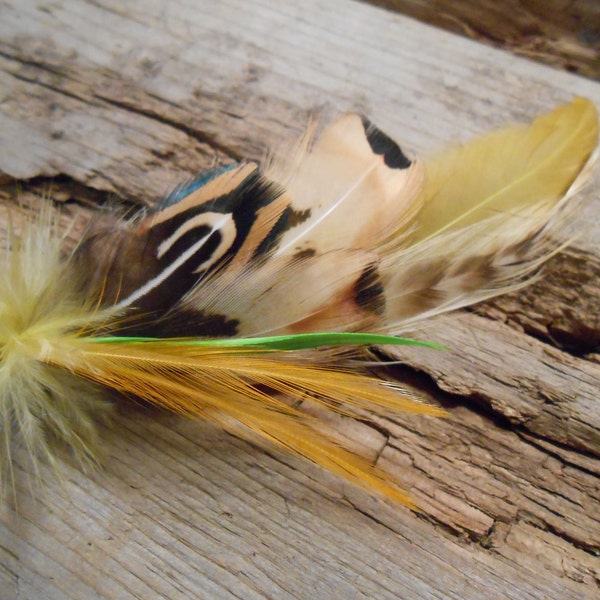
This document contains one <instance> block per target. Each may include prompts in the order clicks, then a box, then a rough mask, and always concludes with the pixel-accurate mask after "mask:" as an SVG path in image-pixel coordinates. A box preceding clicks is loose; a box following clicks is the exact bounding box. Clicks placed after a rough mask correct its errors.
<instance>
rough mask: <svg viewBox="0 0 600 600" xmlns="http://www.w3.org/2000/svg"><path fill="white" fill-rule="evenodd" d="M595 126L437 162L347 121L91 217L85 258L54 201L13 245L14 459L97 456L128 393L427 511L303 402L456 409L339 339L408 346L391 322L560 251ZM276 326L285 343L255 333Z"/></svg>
mask: <svg viewBox="0 0 600 600" xmlns="http://www.w3.org/2000/svg"><path fill="white" fill-rule="evenodd" d="M597 136H598V119H597V115H596V111H595V108H594V107H593V105H592V104H591V103H590V102H588V101H586V100H583V99H576V100H575V101H574V102H573V103H572V104H570V105H567V106H564V107H561V108H559V109H557V110H556V111H554V112H553V113H550V114H548V115H545V116H543V117H540V118H539V119H537V120H536V121H535V122H534V123H533V125H532V126H531V127H529V128H523V127H518V128H508V129H506V130H503V131H500V132H496V133H493V134H491V135H489V136H486V137H484V138H481V139H480V140H476V141H474V142H472V143H471V144H468V145H466V146H465V147H461V148H456V149H453V150H450V151H448V152H447V153H444V154H442V155H441V156H440V157H438V158H435V159H434V160H433V161H432V162H430V163H429V164H428V165H426V166H422V165H420V164H419V163H415V162H413V161H411V160H410V159H409V158H408V157H407V156H406V155H405V154H404V153H403V152H402V150H401V149H400V148H399V146H398V145H396V144H395V143H394V142H393V141H392V140H391V139H389V138H388V137H387V136H386V135H385V134H383V133H382V132H381V131H379V130H378V129H377V128H375V127H374V126H373V125H372V124H371V123H370V122H369V121H367V120H366V119H364V118H361V117H359V116H356V115H348V116H346V117H343V118H342V119H340V120H339V121H337V122H335V123H334V124H333V125H331V126H330V127H328V128H327V129H325V131H324V132H323V133H322V135H321V136H320V137H318V138H317V139H316V141H314V142H313V139H312V138H313V131H312V130H311V131H309V133H308V134H307V135H306V136H304V137H303V138H302V140H301V141H300V142H299V143H298V144H297V145H296V146H295V147H293V148H292V150H291V151H290V152H288V153H287V154H286V153H284V154H280V155H276V156H274V157H273V158H272V159H270V160H269V161H268V163H267V164H266V165H265V167H264V168H263V169H262V170H261V168H260V167H259V166H258V165H256V164H254V163H240V164H237V165H231V166H228V167H224V168H218V169H213V170H211V171H209V172H208V173H205V174H204V175H202V176H200V177H198V178H196V179H194V180H192V181H191V182H188V183H187V184H186V185H183V186H181V187H180V188H178V189H177V190H175V191H174V192H173V193H172V194H171V195H170V196H169V197H168V198H166V199H165V200H164V201H163V202H162V203H160V204H159V205H158V206H157V207H156V208H155V209H154V210H153V211H152V212H151V213H150V214H148V215H145V216H141V217H140V218H137V219H133V220H132V221H131V222H123V221H117V220H115V221H114V222H108V223H104V224H103V225H102V226H97V227H95V228H94V229H91V230H90V231H89V232H88V234H87V235H86V236H85V237H84V239H83V240H82V241H81V243H80V244H79V245H78V247H77V248H76V249H75V251H74V252H73V253H71V254H68V255H64V254H63V250H62V246H63V244H62V239H61V238H60V236H59V235H58V233H57V228H56V226H55V224H54V223H53V222H52V219H51V217H50V216H49V214H48V213H44V214H43V215H42V217H41V218H40V220H39V221H36V222H31V223H29V225H28V226H26V227H25V231H24V232H23V234H22V235H21V237H20V238H19V239H17V237H16V236H15V235H13V236H12V238H11V239H10V240H9V244H8V246H7V248H5V249H3V250H2V256H0V279H1V280H2V281H4V282H6V284H5V285H4V286H3V288H2V289H0V427H1V428H2V431H3V435H4V455H5V457H8V458H10V448H11V445H12V444H13V442H14V440H13V438H18V439H17V441H19V442H21V443H22V444H23V445H25V446H26V448H27V449H28V450H29V452H30V454H31V455H32V457H33V459H34V464H35V460H36V457H43V458H46V459H48V460H50V461H55V453H54V447H55V445H54V441H55V440H58V441H59V442H62V443H64V444H66V445H68V446H69V447H71V448H72V449H73V451H74V452H75V454H76V455H77V456H78V458H79V459H80V460H81V462H82V463H84V464H88V463H93V462H94V461H95V460H96V447H97V445H98V444H99V440H98V439H97V433H96V428H95V423H96V422H97V420H98V419H99V418H101V417H102V415H103V414H105V413H106V409H107V407H108V403H107V401H106V399H105V395H104V393H103V391H104V390H106V389H112V390H114V391H117V392H120V393H121V394H123V395H124V396H125V397H130V396H137V397H140V398H143V399H144V400H146V401H149V402H152V403H154V404H156V405H158V406H161V407H164V408H166V409H169V410H172V411H175V412H178V413H181V414H183V415H186V416H188V417H191V418H203V419H207V420H209V421H211V422H212V423H214V424H216V425H218V426H220V427H223V428H224V429H226V430H227V431H230V432H232V433H234V434H236V435H240V436H242V437H245V438H247V439H252V440H254V441H257V440H260V441H262V442H263V443H265V444H267V445H271V446H275V447H277V448H280V449H285V450H287V451H289V452H292V453H293V454H295V455H297V456H301V457H304V458H306V459H308V460H311V461H313V462H315V463H316V464H319V465H321V466H323V467H325V468H328V469H330V470H332V471H333V472H335V473H338V474H339V475H341V476H343V477H345V478H346V479H348V480H349V481H351V482H352V483H354V484H357V485H360V486H363V487H365V488H366V489H369V490H372V491H374V492H377V493H379V494H381V495H383V496H387V497H389V498H392V499H394V500H397V501H400V502H404V503H407V504H410V500H409V498H408V496H407V495H406V493H405V492H403V491H402V490H399V489H398V488H397V486H396V485H395V483H394V482H393V481H392V480H391V479H390V478H389V477H388V476H387V475H386V474H385V473H383V472H381V471H380V470H379V469H377V468H376V467H374V466H372V465H371V464H369V463H368V462H367V461H365V460H364V459H362V458H361V457H358V456H356V455H355V454H353V453H351V452H349V451H348V450H346V449H344V448H342V447H340V446H339V444H338V443H337V442H336V441H334V439H333V438H332V437H331V436H329V435H327V433H326V432H325V433H324V432H323V426H322V425H321V424H320V423H319V422H317V421H316V420H315V419H314V418H313V417H310V416H308V415H307V414H304V413H303V412H302V411H301V410H298V408H296V407H295V405H293V404H291V403H290V402H291V401H299V400H302V399H304V398H306V397H310V398H312V399H313V400H315V401H317V402H319V403H321V404H323V405H324V406H325V407H326V408H327V409H328V410H332V411H335V412H339V413H341V414H343V415H345V416H347V417H353V416H356V414H357V411H362V410H365V409H366V410H374V411H377V412H379V413H382V414H388V415H389V414H395V413H396V412H398V411H412V412H417V413H420V414H428V415H440V414H442V411H440V410H439V409H436V408H434V407H430V406H427V405H424V404H422V403H420V402H418V401H416V400H415V399H414V398H412V397H411V396H410V395H408V394H406V392H403V390H401V389H399V388H398V387H397V386H390V385H388V384H386V383H385V382H381V381H380V380H378V379H375V378H373V377H370V376H368V375H366V374H364V373H360V372H353V371H351V370H350V367H351V366H352V363H351V362H348V358H349V357H351V356H353V355H355V354H356V351H355V352H354V354H352V353H349V352H348V351H347V350H345V351H341V350H339V349H338V350H333V349H332V347H333V346H335V347H337V346H338V345H339V344H340V343H342V344H343V343H346V344H350V345H352V344H357V343H363V344H364V343H366V344H373V345H375V344H385V345H387V344H399V343H407V342H406V341H403V340H401V339H396V338H389V337H387V338H384V337H378V335H375V334H394V335H396V334H397V333H398V332H400V331H404V330H407V329H410V328H411V327H412V326H414V324H415V323H416V322H418V321H419V320H421V319H424V318H427V317H430V316H434V315H437V314H439V313H441V312H444V311H448V310H451V309H454V308H457V307H460V306H465V305H468V304H471V303H473V302H476V301H478V300H480V299H483V298H487V297H490V296H492V295H495V294H498V293H502V292H504V291H506V290H509V289H513V288H514V287H516V286H519V285H522V284H523V283H524V282H525V281H526V280H527V278H528V277H530V275H531V274H532V273H533V272H535V270H536V269H537V268H538V267H539V266H540V265H541V264H542V263H543V261H544V260H545V259H547V257H548V256H549V255H551V254H552V252H554V251H556V249H557V248H558V245H557V244H556V243H555V242H554V241H552V238H551V236H550V233H551V231H552V229H553V228H554V226H555V224H556V223H557V222H558V221H559V217H560V216H561V215H562V212H561V211H563V208H564V204H565V202H566V199H568V198H569V197H570V196H571V194H572V193H573V192H574V191H575V190H576V188H577V186H578V182H579V181H580V178H581V173H582V172H583V171H584V169H585V165H586V164H587V163H588V161H589V159H590V156H591V154H592V151H593V149H594V147H595V145H596V143H597ZM322 332H325V333H322ZM332 332H366V337H360V336H358V337H357V336H356V335H348V336H347V337H344V335H342V336H341V337H340V336H339V335H338V336H337V337H336V335H335V334H333V333H332ZM306 333H309V334H310V333H318V334H319V335H316V336H314V337H311V336H309V337H308V338H307V337H302V334H306ZM266 335H268V336H277V335H283V336H288V337H283V338H280V337H277V338H273V337H270V338H268V339H264V338H257V339H252V338H254V337H256V336H266ZM289 336H292V337H289ZM190 338H194V339H190ZM202 339H204V340H205V341H203V342H200V341H199V340H202ZM323 346H327V348H323ZM6 465H7V468H8V469H10V460H8V461H7V463H6ZM4 481H6V475H5V477H4ZM1 482H2V480H0V483H1Z"/></svg>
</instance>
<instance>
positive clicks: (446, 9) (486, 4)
mask: <svg viewBox="0 0 600 600" xmlns="http://www.w3.org/2000/svg"><path fill="white" fill-rule="evenodd" d="M364 1H366V2H369V3H370V4H375V5H378V6H384V7H386V8H388V9H390V10H396V11H398V12H399V13H401V14H403V15H406V16H409V17H413V18H416V19H419V20H420V21H423V22H424V23H430V24H432V25H435V26H436V27H441V28H443V29H446V30H447V31H453V32H454V33H458V34H461V35H465V36H467V37H470V38H471V39H476V40H478V41H482V42H487V43H489V44H493V45H494V46H498V47H500V48H505V49H507V50H510V51H512V52H515V53H517V54H520V55H522V56H527V57H528V58H531V59H533V60H537V61H540V62H543V63H545V64H549V65H556V66H560V67H561V68H563V69H566V70H568V71H573V72H576V73H579V74H581V75H585V76H586V77H591V78H593V79H596V80H599V79H600V43H599V40H600V7H599V6H598V3H597V2H596V1H595V0H571V1H570V2H568V3H565V2H563V0H505V1H504V2H502V3H501V4H500V3H498V2H495V1H494V0H463V1H462V2H453V3H449V2H445V1H444V0H364Z"/></svg>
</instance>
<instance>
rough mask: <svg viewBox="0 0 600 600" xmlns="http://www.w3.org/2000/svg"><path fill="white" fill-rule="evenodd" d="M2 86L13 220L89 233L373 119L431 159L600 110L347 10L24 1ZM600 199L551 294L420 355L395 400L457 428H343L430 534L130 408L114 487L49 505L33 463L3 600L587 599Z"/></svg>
mask: <svg viewBox="0 0 600 600" xmlns="http://www.w3.org/2000/svg"><path fill="white" fill-rule="evenodd" d="M0 69H2V77H0V98H1V100H2V101H1V102H0V184H1V189H0V200H1V201H2V206H3V207H4V210H5V209H6V206H9V205H12V206H13V207H14V202H15V197H16V195H17V194H21V196H22V195H23V194H25V199H26V200H27V201H28V199H29V198H30V197H31V195H32V194H35V193H37V192H46V193H48V191H49V190H50V192H49V193H50V194H51V195H53V196H54V198H55V200H56V201H57V203H58V204H60V205H61V206H62V210H63V216H64V219H65V221H68V220H69V219H77V221H78V222H81V223H84V222H85V219H89V218H93V216H92V217H90V215H93V214H94V213H93V211H94V210H95V209H94V207H95V206H97V204H98V203H105V202H108V203H109V204H110V203H113V204H114V203H121V202H126V203H128V204H131V203H139V204H146V203H151V202H153V201H155V200H156V199H158V198H160V197H161V196H162V195H164V193H166V192H167V191H169V189H170V188H171V187H172V186H174V185H176V184H177V183H179V182H181V181H182V180H185V179H186V178H188V177H190V176H192V175H194V174H195V173H196V172H197V171H199V170H201V169H204V168H207V167H210V166H211V165H213V164H214V163H215V162H217V161H227V160H232V159H236V158H239V157H242V156H245V157H249V158H260V157H262V156H263V155H264V153H265V151H266V149H267V148H268V147H272V146H276V145H277V143H279V142H280V141H281V140H285V139H289V137H290V136H293V135H295V134H297V133H298V132H300V131H301V130H302V129H303V127H304V126H305V125H306V123H307V120H308V118H309V116H310V115H314V114H319V115H324V116H325V117H327V116H328V115H332V114H336V113H339V112H343V111H346V110H360V111H362V112H364V113H367V114H368V115H369V116H370V117H371V118H372V119H373V120H374V122H376V123H377V124H378V125H380V126H381V127H382V128H383V129H384V130H386V131H388V132H389V133H391V134H392V135H393V136H394V137H396V138H397V139H399V140H403V141H404V146H405V147H406V148H407V149H408V150H409V151H411V152H418V153H420V154H423V155H425V156H426V155H427V154H428V153H431V152H432V151H434V150H435V149H437V148H439V147H440V146H441V145H443V144H447V143H449V142H451V141H461V140H466V139H468V138H469V137H470V136H472V135H473V134H476V133H479V132H482V131H486V130H488V129H490V128H492V127H495V126H499V125H502V124H504V123H506V122H512V121H523V120H527V119H530V118H532V117H533V116H535V115H536V114H537V113H539V112H542V111H544V110H548V109H550V108H552V107H553V106H555V105H557V104H559V103H561V102H564V101H568V100H569V99H570V98H571V97H572V96H573V95H575V94H578V95H584V96H587V97H589V98H591V99H592V100H593V101H595V102H596V103H597V104H598V105H600V84H598V83H595V82H591V81H587V80H584V79H580V78H577V77H575V76H573V75H570V74H567V73H563V72H559V71H554V70H551V69H549V68H546V67H543V66H540V65H537V64H533V63H530V62H528V61H525V60H523V59H518V58H515V57H513V56H510V55H508V54H503V53H501V52H499V51H496V50H493V49H490V48H488V47H485V46H482V45H479V44H476V43H474V42H471V41H468V40H465V39H462V38H459V37H455V36H452V35H449V34H447V33H444V32H441V31H438V30H435V29H432V28H429V27H426V26H424V25H421V24H419V23H416V22H414V21H412V20H409V19H406V18H403V17H400V16H397V15H393V14H390V13H386V12H385V11H382V10H378V9H375V8H373V7H370V6H366V5H364V4H361V3H355V2H351V1H349V0H331V1H330V2H326V3H325V2H319V1H317V0H307V1H306V2H304V3H294V2H287V1H284V2H280V3H278V4H277V5H276V6H275V5H273V4H272V3H270V2H267V1H266V0H258V1H255V2H252V3H248V2H241V1H240V0H224V1H223V2H219V3H212V2H204V1H197V2H190V1H189V0H188V1H187V2H186V1H185V0H177V1H176V2H165V1H161V0H155V1H152V2H143V3H141V2H135V1H133V0H130V1H128V2H119V1H117V0H101V1H94V2H92V1H76V0H54V1H53V2H34V1H33V0H25V1H22V0H21V1H19V2H17V1H16V0H15V1H14V2H7V3H4V4H3V5H2V6H1V7H0ZM15 182H18V183H19V186H18V188H17V187H16V186H15ZM599 182H600V180H599V176H598V173H597V172H596V174H595V175H594V178H593V180H592V182H591V183H590V186H589V187H588V190H587V192H586V194H587V198H588V202H587V203H586V205H585V206H584V207H583V209H582V214H581V217H580V221H579V223H580V229H581V230H582V233H581V235H580V237H579V238H578V240H577V242H576V245H575V247H574V248H573V249H572V250H569V251H568V253H565V254H563V255H561V256H559V257H557V258H556V260H555V261H554V263H553V264H552V265H550V266H549V269H548V277H547V278H546V279H544V280H542V281H540V282H539V283H538V284H536V286H535V287H534V288H531V289H530V290H528V291H526V292H523V293H519V294H515V295H512V296H510V297H507V298H504V299H502V300H498V301H495V302H494V303H489V304H487V305H485V306H482V307H478V308H477V311H476V312H475V313H463V314H462V315H460V316H453V317H450V318H447V319H443V320H441V321H439V322H437V323H434V324H432V325H431V326H430V327H428V328H427V329H426V330H424V331H422V332H420V333H419V335H421V336H422V337H424V338H425V339H432V340H438V341H442V342H443V343H444V344H445V345H446V346H447V347H448V348H449V350H448V352H442V353H440V352H431V351H418V352H417V351H413V350H411V351H410V352H406V353H403V354H402V359H403V361H404V365H403V366H402V367H398V368H397V369H396V370H395V375H396V376H397V377H398V378H400V379H402V380H403V381H406V382H408V383H409V384H412V385H414V387H415V388H416V389H417V390H419V393H421V394H422V395H424V396H425V397H430V398H431V399H432V400H434V401H437V402H440V403H442V404H443V405H444V406H446V407H447V408H448V409H449V411H450V417H449V418H448V419H446V420H443V421H440V420H431V419H430V420H428V419H423V418H421V419H415V418H398V419H395V420H384V419H377V418H374V417H372V416H369V415H367V416H366V417H365V421H364V422H360V423H352V424H349V423H348V422H347V421H345V420H343V419H340V422H339V425H338V426H337V427H338V429H339V431H340V434H341V435H345V436H348V437H349V438H351V440H352V441H353V443H355V444H357V445H359V446H360V447H361V448H363V450H364V452H365V453H366V454H368V455H370V456H373V458H374V459H378V461H379V463H380V464H381V465H382V466H383V467H385V468H386V469H388V470H390V471H391V472H392V473H394V474H395V475H397V477H398V478H399V479H400V481H402V482H403V483H404V484H405V485H406V486H407V487H408V488H410V489H411V490H412V493H413V494H414V496H415V498H416V499H417V500H418V501H419V502H420V503H421V506H422V507H423V515H420V516H419V515H415V514H412V513H409V512H408V511H406V510H405V509H403V508H401V507H395V506H388V505H386V504H385V503H383V502H380V501H378V500H376V499H373V498H371V497H369V496H368V495H367V494H364V493H362V492H360V491H357V490H355V489H352V488H350V487H349V486H346V485H344V484H343V483H341V482H340V481H338V480H337V479H335V478H334V477H332V476H330V475H328V474H326V473H323V472H322V471H320V470H318V469H316V468H315V467H312V466H311V465H307V464H304V463H301V462H299V461H297V460H295V459H291V458H288V457H285V456H280V455H269V454H266V453H264V452H263V451H261V450H259V449H256V448H254V447H252V446H251V445H249V444H247V443H243V442H240V441H238V440H235V439H233V438H231V437H229V436H227V435H225V434H223V433H221V432H218V431H215V430H213V429H211V428H210V427H208V426H206V425H203V424H198V423H190V422H186V421H184V420H182V419H179V418H176V417H172V416H169V415H165V414H162V413H158V412H153V411H150V412H149V411H146V410H142V409H140V408H135V407H127V406H121V407H120V410H119V412H118V414H117V416H116V419H115V424H114V426H113V427H112V428H110V429H107V430H106V431H105V432H104V436H105V439H106V457H105V460H104V467H105V468H104V469H103V470H102V471H99V472H95V473H91V474H85V473H82V472H81V471H80V470H78V469H77V468H76V467H75V466H72V465H71V464H70V463H69V461H68V460H66V461H65V466H64V470H63V473H62V474H63V477H62V481H60V482H56V481H55V480H54V478H53V475H52V473H50V472H48V471H47V470H44V471H43V477H44V479H45V480H47V483H46V485H45V486H44V487H43V489H37V488H36V490H35V492H36V493H35V495H34V497H35V500H32V498H31V495H30V494H29V483H28V475H27V473H28V465H27V461H26V459H25V458H24V456H23V455H22V454H18V457H17V478H16V482H17V498H18V510H17V509H15V506H14V502H11V501H9V502H8V503H6V505H5V506H3V507H2V520H1V522H0V532H1V534H0V590H3V591H2V594H3V595H2V594H0V595H1V597H2V598H3V599H4V598H5V597H6V598H7V599H10V600H12V599H13V598H31V599H38V598H39V599H41V598H52V599H61V600H64V599H66V598H82V599H83V598H85V599H87V598H127V599H128V598H231V597H244V598H272V597H276V598H315V597H333V596H335V597H343V598H361V597H363V598H364V597H377V598H397V597H418V598H462V599H468V598H482V597H486V598H494V597H499V598H500V597H501V598H519V599H521V598H540V599H541V598H573V599H575V598H586V597H589V598H592V597H595V596H596V595H597V593H598V587H599V586H600V559H599V558H598V553H599V552H600V501H599V498H600V493H599V492H600V489H599V488H600V483H599V482H600V462H599V459H598V457H599V455H600V433H599V432H600V409H599V407H598V397H597V396H598V389H599V387H600V386H599V384H600V366H599V365H598V360H597V358H595V357H597V354H595V353H596V352H597V348H598V341H597V340H598V339H600V326H599V323H598V306H599V305H600V302H599V299H600V287H599V284H598V278H597V277H596V275H595V274H596V273H597V271H598V265H599V264H600V221H599V218H598V214H600V213H599V208H600V199H599V198H598V195H597V190H598V189H599V188H598V183H599ZM82 226H83V225H82ZM75 233H76V230H75ZM555 342H558V344H559V345H558V346H556V345H555Z"/></svg>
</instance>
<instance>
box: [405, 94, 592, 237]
mask: <svg viewBox="0 0 600 600" xmlns="http://www.w3.org/2000/svg"><path fill="white" fill-rule="evenodd" d="M597 143H598V116H597V112H596V107H595V106H594V104H593V103H592V102H590V101H589V100H586V99H584V98H577V99H575V100H574V101H573V102H572V103H571V104H567V105H565V106H561V107H560V108H558V109H556V110H554V111H552V112H551V113H548V114H546V115H542V116H540V117H538V118H537V119H535V121H534V122H533V123H532V125H531V126H529V127H527V126H520V127H519V126H515V127H508V128H506V129H501V130H499V131H495V132H492V133H490V134H488V135H485V136H483V137H481V138H479V139H475V140H473V141H471V142H469V143H468V144H466V145H464V146H460V147H457V148H453V149H451V150H448V151H446V152H444V153H442V154H441V155H439V156H437V157H434V158H433V159H432V160H430V161H428V163H427V166H426V181H425V186H424V187H423V189H422V192H421V200H422V203H423V210H422V211H421V214H420V215H419V219H418V220H419V226H418V228H417V230H416V232H415V235H414V237H413V239H412V243H413V244H414V243H417V242H419V241H422V240H426V239H428V238H430V237H431V236H433V235H439V234H440V233H443V232H447V231H450V230H456V229H458V228H462V227H468V226H469V225H473V224H476V223H480V222H481V221H482V220H484V219H487V218H492V219H493V217H497V216H498V215H501V216H502V217H503V218H506V219H510V220H511V224H510V226H509V227H506V229H509V228H510V227H513V226H514V225H516V226H517V229H518V231H517V232H516V233H515V234H514V237H515V238H516V237H517V236H521V237H522V236H523V235H524V234H525V232H524V231H523V229H527V230H529V231H532V230H534V229H535V227H537V226H539V225H540V222H543V220H544V219H545V218H546V215H547V213H548V211H549V210H551V209H552V207H553V206H554V205H555V204H556V203H557V202H558V201H560V200H561V199H562V198H563V197H564V196H565V194H566V193H567V191H568V189H569V187H570V186H571V185H572V184H573V182H574V181H575V179H576V178H577V176H578V175H579V173H580V172H581V171H582V169H583V167H584V165H585V164H586V162H587V161H588V159H589V157H590V155H591V153H592V152H593V150H594V148H595V147H596V144H597ZM521 215H522V216H523V219H522V220H521V219H520V216H521ZM513 221H514V222H513ZM497 224H498V223H497V221H492V222H490V228H489V229H487V231H489V232H493V233H494V235H495V236H497V235H498V233H497V231H496V227H497ZM519 224H521V227H520V228H519ZM478 234H482V235H485V232H482V231H478ZM503 241H504V240H503Z"/></svg>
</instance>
